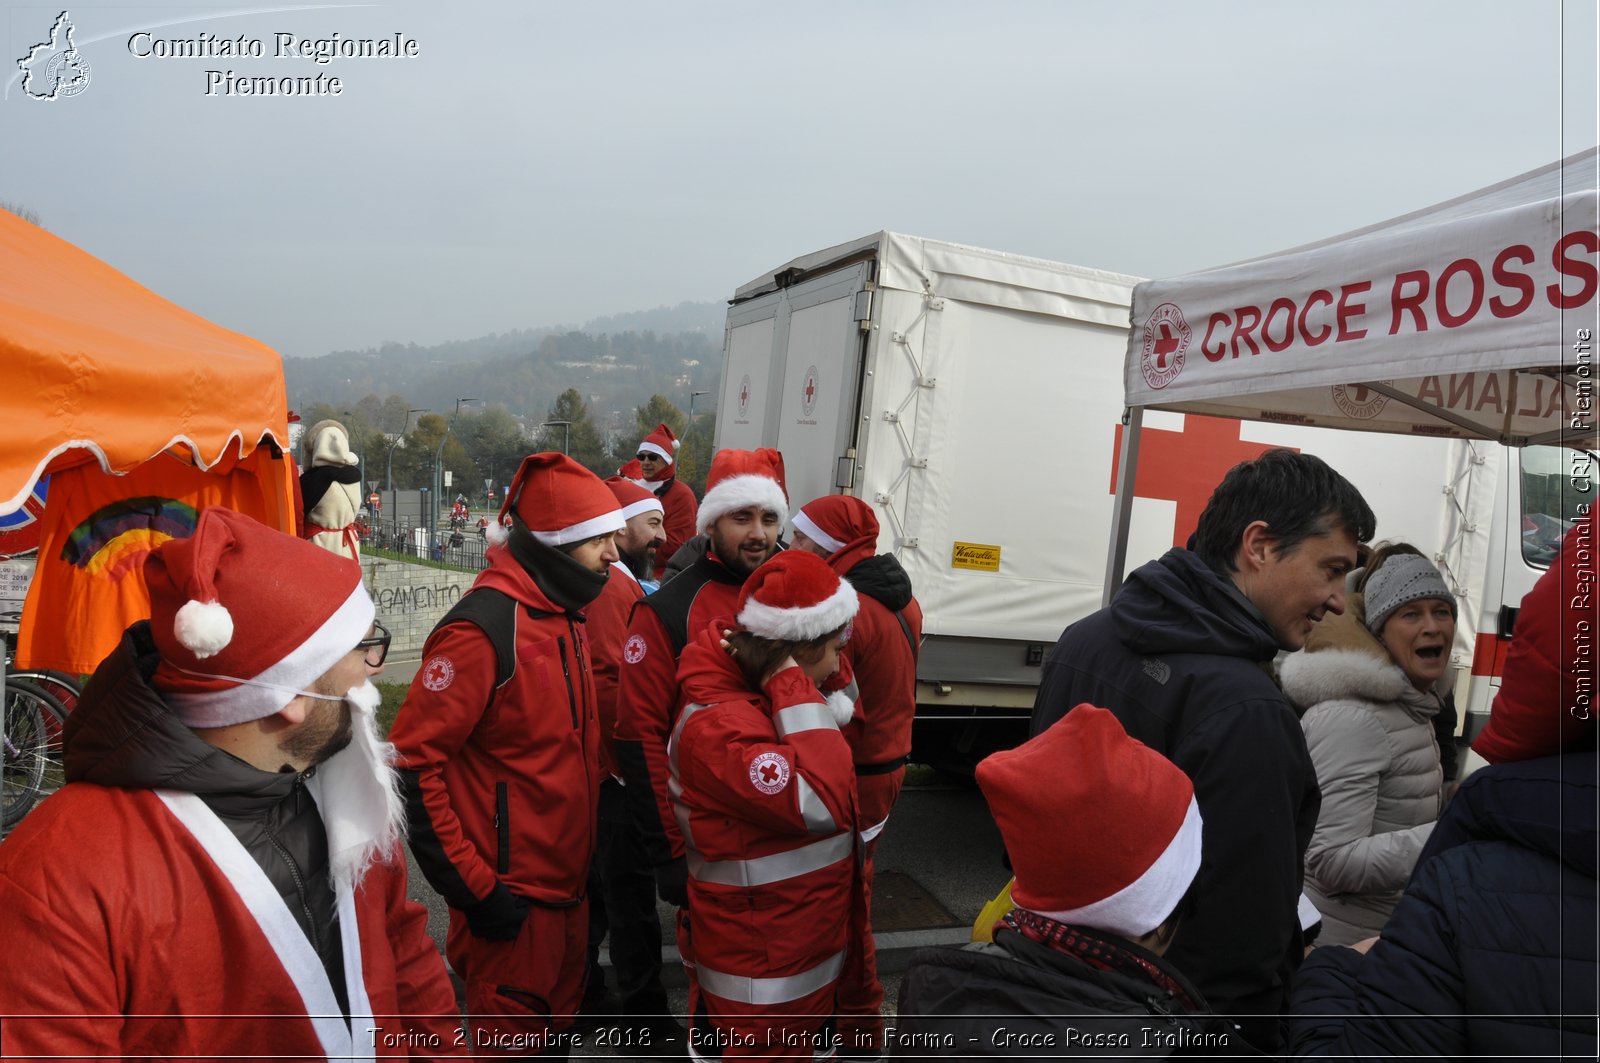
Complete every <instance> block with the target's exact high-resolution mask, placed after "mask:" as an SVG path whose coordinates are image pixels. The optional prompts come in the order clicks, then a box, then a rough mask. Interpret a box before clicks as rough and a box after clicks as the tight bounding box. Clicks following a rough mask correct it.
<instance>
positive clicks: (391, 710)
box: [377, 681, 411, 735]
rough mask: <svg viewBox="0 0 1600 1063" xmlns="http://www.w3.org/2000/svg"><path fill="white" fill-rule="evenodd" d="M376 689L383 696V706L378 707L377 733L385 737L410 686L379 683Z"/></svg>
mask: <svg viewBox="0 0 1600 1063" xmlns="http://www.w3.org/2000/svg"><path fill="white" fill-rule="evenodd" d="M377 687H378V692H379V693H381V694H382V695H383V704H382V705H379V706H378V733H379V734H384V735H387V734H388V733H389V729H390V728H391V727H393V726H394V718H395V714H396V713H398V712H399V711H400V703H401V702H402V701H404V700H405V699H406V691H407V690H409V689H411V684H410V683H384V682H381V681H380V682H378V684H377Z"/></svg>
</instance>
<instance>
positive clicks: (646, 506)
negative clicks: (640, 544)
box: [605, 476, 666, 521]
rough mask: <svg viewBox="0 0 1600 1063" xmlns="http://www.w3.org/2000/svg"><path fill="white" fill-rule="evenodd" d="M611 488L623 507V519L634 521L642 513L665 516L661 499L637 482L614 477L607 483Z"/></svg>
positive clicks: (608, 479) (618, 502)
mask: <svg viewBox="0 0 1600 1063" xmlns="http://www.w3.org/2000/svg"><path fill="white" fill-rule="evenodd" d="M605 484H606V486H607V487H609V488H611V494H612V495H613V496H614V497H615V498H616V500H617V505H619V506H621V507H622V519H623V520H624V521H627V520H632V519H633V518H634V517H637V516H638V515H639V514H641V513H649V512H651V511H654V512H656V513H662V514H665V513H666V510H664V509H663V508H662V507H661V499H659V498H657V497H656V496H655V495H653V494H651V493H650V492H649V491H647V490H645V489H644V488H642V487H640V486H639V485H638V484H637V483H636V482H634V481H633V480H630V479H628V478H626V477H623V476H612V477H609V478H607V480H606V481H605Z"/></svg>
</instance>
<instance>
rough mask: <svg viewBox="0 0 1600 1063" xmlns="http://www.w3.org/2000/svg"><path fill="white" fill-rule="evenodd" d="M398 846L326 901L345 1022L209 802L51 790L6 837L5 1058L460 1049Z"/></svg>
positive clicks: (287, 920)
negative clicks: (335, 930) (339, 951)
mask: <svg viewBox="0 0 1600 1063" xmlns="http://www.w3.org/2000/svg"><path fill="white" fill-rule="evenodd" d="M399 855H400V854H398V853H396V854H395V859H394V860H392V861H390V862H388V863H383V864H378V865H375V866H373V867H372V868H371V869H370V870H369V871H368V872H367V874H366V876H365V877H364V878H363V879H362V881H361V882H360V883H359V884H358V885H357V886H356V888H355V889H354V890H353V891H349V890H346V891H344V892H343V893H342V894H341V895H340V896H339V898H338V911H339V934H340V938H341V940H342V942H343V946H344V967H345V982H346V989H347V991H348V993H349V1000H350V1007H351V1018H350V1022H349V1023H348V1024H346V1023H345V1021H344V1018H343V1016H342V1014H341V1011H340V1007H339V1003H338V999H337V997H336V996H335V994H334V992H333V988H332V986H331V985H330V984H329V982H328V976H327V972H326V969H325V968H324V967H323V965H322V963H321V961H320V960H319V959H318V958H317V954H316V951H315V950H314V949H313V948H312V946H311V943H310V942H309V941H308V940H307V939H306V936H305V933H304V932H303V931H302V930H301V929H300V927H299V925H298V924H297V923H296V922H295V921H294V919H293V918H292V917H291V916H290V915H289V913H288V911H287V909H285V908H284V907H283V901H282V899H281V897H280V896H279V894H278V891H277V889H276V888H274V887H273V886H272V884H271V882H270V881H269V880H268V879H267V877H266V875H265V873H264V872H262V870H261V868H260V866H259V865H258V864H256V862H255V861H254V860H253V859H252V858H251V857H250V855H249V853H248V852H246V851H245V849H244V847H243V846H242V845H240V844H239V842H238V841H237V839H235V838H234V836H233V834H232V832H231V831H229V829H228V828H227V826H226V825H225V824H224V823H223V822H222V821H221V820H220V819H218V818H217V817H216V815H215V814H213V813H212V812H211V810H210V809H208V808H207V807H206V806H205V804H204V802H202V801H201V800H200V799H199V798H198V797H195V796H194V795H193V794H181V793H178V792H176V791H166V790H163V791H155V790H128V789H120V788H114V787H104V786H97V785H95V784H92V783H82V782H80V783H73V784H71V785H69V786H67V787H65V788H63V789H62V790H61V791H60V792H59V793H57V794H56V795H55V796H53V797H52V798H50V800H48V801H46V802H45V803H44V804H43V805H41V806H40V807H39V808H38V809H36V810H35V811H34V812H33V814H32V815H30V816H29V817H28V819H27V820H26V821H24V822H23V824H22V825H21V826H20V827H18V828H17V830H16V831H15V832H13V833H12V835H11V836H10V837H9V838H7V839H6V842H5V844H4V845H3V846H0V922H3V927H4V929H3V931H0V933H3V937H4V941H5V950H6V960H5V962H4V963H0V1031H3V1032H0V1038H3V1042H0V1043H3V1046H4V1051H5V1054H6V1056H8V1057H11V1058H19V1057H30V1056H31V1057H45V1056H49V1057H58V1058H73V1059H88V1058H96V1059H98V1058H114V1059H121V1058H129V1059H133V1058H151V1059H183V1058H192V1059H253V1058H262V1057H271V1058H297V1059H320V1058H329V1057H341V1058H342V1057H351V1058H357V1059H363V1058H364V1059H371V1058H374V1057H375V1056H376V1057H378V1058H383V1057H406V1056H410V1057H412V1058H424V1059H426V1058H434V1057H439V1056H452V1055H460V1054H463V1045H464V1042H463V1040H462V1035H461V1026H460V1017H459V1013H458V1012H457V1009H456V1002H455V994H454V992H453V991H452V990H451V988H450V981H449V979H448V977H447V976H446V974H445V969H444V963H443V961H442V960H441V959H440V958H439V953H438V950H437V949H436V948H435V946H434V944H433V941H432V940H431V939H430V938H429V937H428V932H427V927H428V912H427V909H425V908H423V907H422V906H421V905H419V904H416V903H414V902H412V901H409V900H407V899H406V873H405V865H404V864H403V863H400V862H399ZM401 1012H407V1013H410V1014H409V1015H406V1016H402V1015H401V1014H400V1013H401ZM30 1016H39V1017H38V1018H30Z"/></svg>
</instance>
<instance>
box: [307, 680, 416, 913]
mask: <svg viewBox="0 0 1600 1063" xmlns="http://www.w3.org/2000/svg"><path fill="white" fill-rule="evenodd" d="M344 701H345V704H346V705H348V706H349V707H350V744H349V745H347V746H345V748H343V749H341V750H340V751H339V752H337V753H335V754H334V755H333V756H331V757H329V758H328V760H327V761H325V762H324V763H323V764H322V765H321V767H319V768H318V769H317V776H316V777H317V778H318V779H319V780H320V782H321V794H320V805H321V811H322V822H323V826H324V827H325V828H326V829H327V832H328V864H329V869H330V871H331V873H332V876H333V885H334V889H335V890H337V891H343V890H345V889H347V888H348V889H354V888H355V887H356V886H357V885H359V884H360V882H361V878H362V876H363V875H365V874H366V873H367V869H368V868H370V867H371V866H372V865H373V864H374V863H377V862H379V861H382V860H384V859H386V858H388V857H389V856H390V855H391V854H394V853H395V850H396V848H397V847H398V845H399V844H400V842H401V841H402V840H403V839H404V838H405V835H406V802H405V797H404V795H403V794H402V793H401V791H400V776H399V774H398V773H396V772H395V770H394V762H395V758H396V753H395V748H394V746H393V745H392V744H390V743H389V742H386V741H384V740H382V739H381V738H379V737H378V716H377V710H378V706H379V705H380V704H382V702H383V695H382V694H380V693H379V692H378V688H377V687H376V686H374V685H373V683H372V681H371V680H370V679H369V680H367V681H366V682H365V683H363V684H361V685H360V686H358V687H353V688H351V689H350V691H349V692H348V693H347V694H345V696H344Z"/></svg>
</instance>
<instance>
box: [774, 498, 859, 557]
mask: <svg viewBox="0 0 1600 1063" xmlns="http://www.w3.org/2000/svg"><path fill="white" fill-rule="evenodd" d="M792 523H793V524H794V530H795V531H797V532H804V533H805V536H806V538H808V539H810V540H811V541H812V542H814V543H816V544H817V545H818V546H820V547H822V548H823V549H824V550H827V551H828V552H829V553H833V554H836V553H838V552H839V551H840V550H843V549H844V548H845V547H846V546H849V545H850V544H851V543H854V542H858V541H860V540H863V539H866V540H870V541H873V542H876V541H877V538H878V516H877V514H875V513H873V512H872V507H871V506H869V505H867V504H866V503H865V502H863V501H861V499H859V498H855V497H853V496H851V495H823V496H822V497H821V498H814V499H812V500H811V501H810V502H807V503H806V504H805V505H803V506H801V507H800V510H799V512H797V513H796V514H795V515H794V520H793V522H792Z"/></svg>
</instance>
